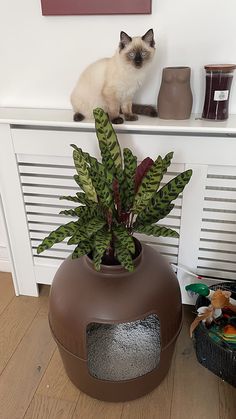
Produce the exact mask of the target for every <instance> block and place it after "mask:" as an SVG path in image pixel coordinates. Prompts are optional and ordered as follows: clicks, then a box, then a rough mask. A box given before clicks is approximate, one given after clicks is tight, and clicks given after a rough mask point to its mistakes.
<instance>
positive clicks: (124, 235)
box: [112, 225, 135, 254]
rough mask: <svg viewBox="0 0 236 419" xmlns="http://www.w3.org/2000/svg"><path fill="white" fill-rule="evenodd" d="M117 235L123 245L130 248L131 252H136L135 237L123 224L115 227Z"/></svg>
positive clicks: (114, 230) (114, 231)
mask: <svg viewBox="0 0 236 419" xmlns="http://www.w3.org/2000/svg"><path fill="white" fill-rule="evenodd" d="M112 230H113V233H114V235H115V237H116V238H117V239H118V240H119V241H120V242H121V243H122V246H123V247H125V248H126V249H128V250H129V251H130V252H131V253H133V254H134V253H135V244H134V239H133V237H132V236H131V235H130V234H129V233H128V231H127V229H126V228H125V226H123V225H118V226H115V227H113V229H112Z"/></svg>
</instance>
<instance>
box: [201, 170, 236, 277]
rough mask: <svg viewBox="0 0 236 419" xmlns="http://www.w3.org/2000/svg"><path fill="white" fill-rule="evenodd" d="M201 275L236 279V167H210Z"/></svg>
mask: <svg viewBox="0 0 236 419" xmlns="http://www.w3.org/2000/svg"><path fill="white" fill-rule="evenodd" d="M198 274H200V275H204V276H207V277H211V278H217V279H222V280H235V279H236V167H230V166H228V167H225V166H209V169H208V175H207V182H206V189H205V199H204V208H203V217H202V228H201V236H200V245H199V253H198Z"/></svg>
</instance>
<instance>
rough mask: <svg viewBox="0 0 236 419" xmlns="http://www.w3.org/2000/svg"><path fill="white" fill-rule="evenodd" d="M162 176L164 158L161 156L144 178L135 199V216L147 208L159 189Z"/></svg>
mask: <svg viewBox="0 0 236 419" xmlns="http://www.w3.org/2000/svg"><path fill="white" fill-rule="evenodd" d="M162 176H163V175H162V158H161V157H160V156H159V157H158V158H157V159H156V161H155V162H154V163H153V165H152V166H151V167H150V169H149V170H148V172H147V173H146V175H145V176H144V178H143V180H142V182H141V185H140V187H139V190H138V192H137V193H136V195H135V197H134V204H133V212H134V213H135V214H138V213H139V212H141V211H142V210H143V209H144V208H146V206H147V204H148V202H149V201H150V199H151V197H152V196H153V194H154V193H155V191H156V190H157V189H158V188H159V185H160V181H161V179H162Z"/></svg>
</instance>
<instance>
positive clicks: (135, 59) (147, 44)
mask: <svg viewBox="0 0 236 419" xmlns="http://www.w3.org/2000/svg"><path fill="white" fill-rule="evenodd" d="M119 51H120V56H121V57H122V59H124V60H125V61H126V62H127V63H128V64H130V65H132V66H133V67H135V68H136V69H139V68H142V67H144V66H145V65H146V64H147V63H149V62H150V61H151V60H152V58H153V55H154V52H155V41H154V34H153V30H152V29H149V31H147V32H146V33H145V35H143V36H142V37H140V36H136V37H134V38H131V37H130V36H129V35H127V33H125V32H123V31H122V32H121V33H120V45H119Z"/></svg>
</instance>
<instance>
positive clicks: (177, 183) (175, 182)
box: [149, 170, 192, 208]
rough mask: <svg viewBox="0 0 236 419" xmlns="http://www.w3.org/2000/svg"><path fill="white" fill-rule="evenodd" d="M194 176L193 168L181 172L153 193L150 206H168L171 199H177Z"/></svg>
mask: <svg viewBox="0 0 236 419" xmlns="http://www.w3.org/2000/svg"><path fill="white" fill-rule="evenodd" d="M191 176H192V170H186V171H185V172H183V173H180V174H179V175H178V176H176V177H175V178H174V179H171V180H170V182H168V183H167V184H166V185H164V186H163V187H162V188H161V189H160V190H159V191H158V192H157V193H156V194H154V195H153V197H152V199H151V202H150V205H149V206H150V207H156V206H160V207H162V208H163V207H166V206H167V205H169V204H170V202H171V201H173V200H175V199H176V198H177V197H178V196H179V194H180V193H181V192H182V191H183V190H184V188H185V186H186V185H187V183H188V182H189V181H190V178H191Z"/></svg>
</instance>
